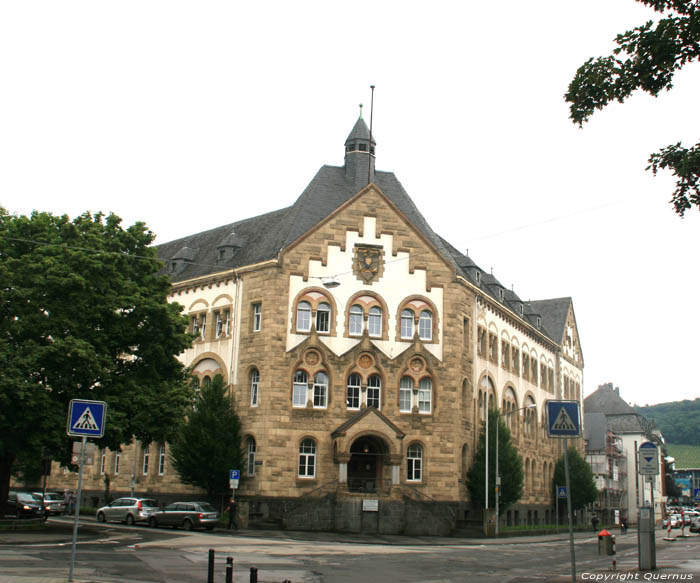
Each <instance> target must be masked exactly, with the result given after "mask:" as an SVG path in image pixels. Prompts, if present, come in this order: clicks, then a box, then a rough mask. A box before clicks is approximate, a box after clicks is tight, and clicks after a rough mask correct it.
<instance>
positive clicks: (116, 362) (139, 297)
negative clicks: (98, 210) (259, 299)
mask: <svg viewBox="0 0 700 583" xmlns="http://www.w3.org/2000/svg"><path fill="white" fill-rule="evenodd" d="M152 241H153V234H152V233H151V232H150V231H148V229H147V228H146V226H145V225H144V224H143V223H136V224H135V225H133V226H131V227H129V228H127V229H123V228H122V227H121V219H119V217H117V216H115V215H109V216H104V215H102V214H95V215H91V214H90V213H86V214H83V215H81V216H79V217H77V218H75V219H74V220H72V221H71V220H70V219H69V218H68V217H67V216H65V215H64V216H54V215H52V214H50V213H40V212H34V213H33V214H32V215H31V216H29V217H28V216H17V215H11V214H9V213H8V212H7V211H6V210H5V209H3V208H1V207H0V370H2V374H1V375H0V500H4V499H5V496H6V494H7V490H8V488H9V480H10V475H11V473H12V468H13V464H14V463H15V460H18V459H20V460H22V462H23V463H27V460H29V459H32V458H33V459H35V460H36V462H37V464H38V463H39V459H40V455H41V450H42V448H44V450H45V452H46V453H47V454H48V455H50V456H51V457H52V458H53V459H56V460H59V461H63V462H66V463H67V462H68V460H69V456H70V448H71V445H70V442H71V439H70V438H68V436H67V435H66V419H67V414H68V404H69V402H70V400H71V399H86V400H96V401H105V402H106V403H107V405H108V412H107V419H106V431H105V436H104V438H103V439H102V440H99V441H98V445H99V446H100V447H105V446H107V447H110V448H112V449H116V448H118V447H119V446H120V444H125V443H129V442H130V441H131V439H132V436H136V437H137V438H138V439H140V440H142V441H144V442H150V441H165V440H167V439H169V438H170V437H171V436H172V433H173V431H174V429H175V428H176V426H177V423H178V421H180V420H181V419H183V417H184V412H185V409H186V407H187V405H188V404H189V402H190V401H191V392H190V388H189V387H188V386H187V383H186V382H185V378H186V377H185V371H184V368H183V366H182V365H181V363H180V362H179V361H178V360H177V358H176V355H177V354H179V353H180V352H182V351H183V350H184V349H185V348H187V347H188V346H190V345H191V340H190V337H189V335H188V334H187V333H186V327H187V320H186V318H185V317H183V316H182V315H181V314H180V311H181V307H180V306H178V305H176V304H169V303H168V301H167V294H168V291H169V289H170V284H169V282H168V280H167V278H166V277H165V276H163V275H159V273H158V272H159V269H160V267H161V264H160V263H159V262H158V261H157V258H156V253H155V250H154V249H153V248H152V247H150V246H149V245H150V244H151V243H152Z"/></svg>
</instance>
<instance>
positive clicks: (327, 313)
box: [316, 302, 331, 332]
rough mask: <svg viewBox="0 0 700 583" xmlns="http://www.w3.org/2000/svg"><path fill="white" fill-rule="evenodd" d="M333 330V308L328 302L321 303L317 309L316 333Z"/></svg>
mask: <svg viewBox="0 0 700 583" xmlns="http://www.w3.org/2000/svg"><path fill="white" fill-rule="evenodd" d="M330 330H331V307H330V305H328V304H327V303H326V302H321V303H320V304H319V305H318V308H316V331H317V332H330Z"/></svg>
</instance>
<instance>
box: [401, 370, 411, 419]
mask: <svg viewBox="0 0 700 583" xmlns="http://www.w3.org/2000/svg"><path fill="white" fill-rule="evenodd" d="M412 403H413V379H412V378H411V377H402V378H401V383H400V385H399V411H401V412H403V413H410V412H411V407H412Z"/></svg>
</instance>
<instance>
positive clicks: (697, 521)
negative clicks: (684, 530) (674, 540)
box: [690, 514, 700, 532]
mask: <svg viewBox="0 0 700 583" xmlns="http://www.w3.org/2000/svg"><path fill="white" fill-rule="evenodd" d="M690 532H700V514H695V515H693V516H692V517H691V519H690Z"/></svg>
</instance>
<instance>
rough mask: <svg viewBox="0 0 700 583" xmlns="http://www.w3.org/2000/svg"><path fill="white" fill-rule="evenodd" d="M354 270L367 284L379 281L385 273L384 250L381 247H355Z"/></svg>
mask: <svg viewBox="0 0 700 583" xmlns="http://www.w3.org/2000/svg"><path fill="white" fill-rule="evenodd" d="M352 270H353V272H354V273H355V275H356V276H357V277H358V279H361V280H362V281H364V282H365V283H371V282H372V281H377V280H378V279H379V278H380V277H381V276H382V274H383V273H384V248H383V247H381V246H379V245H355V260H354V261H353V267H352Z"/></svg>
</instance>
